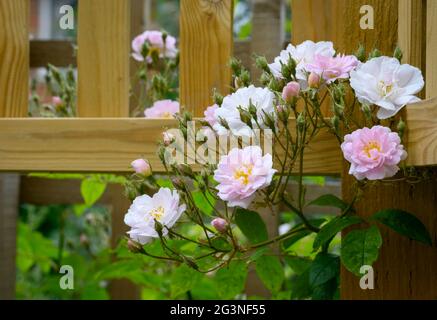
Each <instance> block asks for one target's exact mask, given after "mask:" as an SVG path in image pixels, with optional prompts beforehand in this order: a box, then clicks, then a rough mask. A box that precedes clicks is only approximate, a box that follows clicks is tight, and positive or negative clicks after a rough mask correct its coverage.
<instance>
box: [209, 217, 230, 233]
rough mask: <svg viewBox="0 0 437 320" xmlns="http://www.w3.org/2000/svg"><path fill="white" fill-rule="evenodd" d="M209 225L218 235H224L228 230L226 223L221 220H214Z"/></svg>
mask: <svg viewBox="0 0 437 320" xmlns="http://www.w3.org/2000/svg"><path fill="white" fill-rule="evenodd" d="M211 225H212V226H213V227H214V229H216V230H217V231H218V232H220V233H225V232H226V229H227V228H228V225H229V224H228V222H227V221H226V220H225V219H223V218H215V219H214V220H212V221H211Z"/></svg>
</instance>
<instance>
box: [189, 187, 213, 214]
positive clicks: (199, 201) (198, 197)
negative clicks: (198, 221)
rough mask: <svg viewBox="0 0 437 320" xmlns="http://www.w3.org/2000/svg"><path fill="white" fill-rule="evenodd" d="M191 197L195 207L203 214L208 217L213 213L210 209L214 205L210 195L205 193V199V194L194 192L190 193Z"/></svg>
mask: <svg viewBox="0 0 437 320" xmlns="http://www.w3.org/2000/svg"><path fill="white" fill-rule="evenodd" d="M191 195H192V196H193V200H194V204H195V205H196V207H197V208H199V209H200V211H202V212H203V213H204V214H206V215H208V216H210V215H211V214H212V212H213V211H214V207H212V206H211V204H212V205H213V206H214V205H215V202H216V201H215V198H214V197H213V196H212V195H211V194H210V193H206V197H205V194H203V192H201V191H194V192H192V193H191ZM208 201H209V202H208ZM210 203H211V204H210Z"/></svg>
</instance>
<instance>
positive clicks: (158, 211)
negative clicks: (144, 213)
mask: <svg viewBox="0 0 437 320" xmlns="http://www.w3.org/2000/svg"><path fill="white" fill-rule="evenodd" d="M149 214H150V215H151V216H152V217H153V219H155V220H157V221H160V220H161V219H162V216H163V215H164V208H163V207H162V206H159V207H158V208H153V209H152V210H150V212H149Z"/></svg>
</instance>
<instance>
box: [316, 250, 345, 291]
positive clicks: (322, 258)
mask: <svg viewBox="0 0 437 320" xmlns="http://www.w3.org/2000/svg"><path fill="white" fill-rule="evenodd" d="M339 273H340V259H339V257H338V256H336V255H333V254H329V253H319V254H318V255H317V256H316V258H315V259H314V262H313V263H312V264H311V267H310V274H309V281H310V285H311V287H312V288H316V287H318V286H320V285H321V284H324V283H325V282H327V281H329V280H331V279H332V278H335V277H336V276H337V275H338V274H339Z"/></svg>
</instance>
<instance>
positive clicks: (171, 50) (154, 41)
mask: <svg viewBox="0 0 437 320" xmlns="http://www.w3.org/2000/svg"><path fill="white" fill-rule="evenodd" d="M146 41H147V42H148V44H149V54H150V53H151V52H153V51H157V52H158V54H159V57H160V58H163V57H165V58H174V57H176V55H177V52H178V50H177V48H176V39H175V37H173V36H171V35H167V37H166V39H165V43H164V40H163V37H162V32H161V31H156V30H147V31H144V32H143V33H142V34H140V35H138V36H136V37H135V38H134V40H132V50H133V53H132V57H133V58H134V59H135V60H137V61H144V57H143V55H142V54H141V51H142V49H143V45H144V43H145V42H146ZM147 58H148V59H147V62H151V59H150V56H148V57H147Z"/></svg>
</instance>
